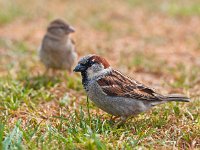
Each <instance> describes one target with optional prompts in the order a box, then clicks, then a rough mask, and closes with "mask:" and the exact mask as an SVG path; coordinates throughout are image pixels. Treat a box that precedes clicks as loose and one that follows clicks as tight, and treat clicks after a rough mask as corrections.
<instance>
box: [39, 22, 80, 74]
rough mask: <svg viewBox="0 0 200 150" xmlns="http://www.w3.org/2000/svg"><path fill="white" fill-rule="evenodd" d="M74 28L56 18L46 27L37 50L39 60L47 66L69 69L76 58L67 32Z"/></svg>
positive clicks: (71, 31) (72, 30)
mask: <svg viewBox="0 0 200 150" xmlns="http://www.w3.org/2000/svg"><path fill="white" fill-rule="evenodd" d="M73 32H75V30H74V29H73V28H72V27H71V26H69V25H68V24H67V23H65V22H64V21H63V20H60V19H56V20H54V21H52V22H51V23H50V25H49V26H48V28H47V33H46V34H45V36H44V38H43V40H42V44H41V47H40V50H39V57H40V60H41V62H42V63H43V64H44V65H45V66H46V68H47V70H48V69H49V68H52V69H59V70H65V69H66V70H68V71H71V68H72V65H73V64H74V62H75V61H76V59H77V53H76V51H75V46H74V42H73V41H72V40H71V39H70V38H69V34H70V33H73Z"/></svg>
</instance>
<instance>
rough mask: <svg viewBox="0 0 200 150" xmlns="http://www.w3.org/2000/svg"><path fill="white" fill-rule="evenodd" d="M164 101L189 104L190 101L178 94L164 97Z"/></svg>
mask: <svg viewBox="0 0 200 150" xmlns="http://www.w3.org/2000/svg"><path fill="white" fill-rule="evenodd" d="M165 101H179V102H189V101H190V99H189V98H188V97H186V96H183V95H180V94H170V95H167V96H165Z"/></svg>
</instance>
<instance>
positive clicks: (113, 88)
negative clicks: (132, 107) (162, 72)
mask: <svg viewBox="0 0 200 150" xmlns="http://www.w3.org/2000/svg"><path fill="white" fill-rule="evenodd" d="M97 82H98V84H99V85H100V86H101V87H102V90H103V92H104V93H105V94H106V95H109V96H119V97H127V98H135V99H139V100H152V101H159V100H162V96H161V95H159V94H157V93H156V92H155V91H154V90H152V89H150V88H148V87H146V86H145V85H143V84H141V83H139V82H137V81H135V80H133V79H131V78H130V77H127V76H123V75H122V74H121V73H120V72H118V71H115V70H113V71H112V73H111V74H109V75H107V76H105V77H104V78H101V79H99V80H98V81H97Z"/></svg>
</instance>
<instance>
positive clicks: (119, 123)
mask: <svg viewBox="0 0 200 150" xmlns="http://www.w3.org/2000/svg"><path fill="white" fill-rule="evenodd" d="M120 119H121V120H120V121H119V122H117V123H116V124H115V125H114V127H120V126H121V125H123V124H124V123H125V122H126V120H127V117H125V116H121V117H120Z"/></svg>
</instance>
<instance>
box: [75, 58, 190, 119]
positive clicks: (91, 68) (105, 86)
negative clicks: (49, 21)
mask: <svg viewBox="0 0 200 150" xmlns="http://www.w3.org/2000/svg"><path fill="white" fill-rule="evenodd" d="M74 71H75V72H81V75H82V84H83V86H84V88H85V90H86V93H87V95H88V97H89V98H90V99H91V100H92V101H93V102H94V103H95V104H96V105H97V107H99V108H100V109H102V110H104V111H106V112H107V113H109V114H111V115H114V116H117V117H121V120H123V121H125V120H126V119H127V118H128V117H131V116H134V115H137V114H139V113H142V112H145V111H147V110H149V109H150V108H151V107H153V106H155V105H158V104H162V103H166V102H170V101H182V102H189V101H190V99H189V98H187V97H184V96H181V95H175V94H172V95H167V96H164V95H161V94H159V93H157V92H155V91H154V90H153V89H151V88H149V87H147V86H145V85H143V84H141V83H139V82H137V81H136V80H134V79H131V78H130V77H128V76H125V75H123V74H121V73H120V72H119V71H117V70H115V69H112V68H111V67H110V65H109V63H108V62H107V61H106V60H105V59H104V58H102V57H100V56H97V55H88V56H85V57H83V58H82V59H81V60H80V61H79V62H78V65H77V66H76V67H75V69H74Z"/></svg>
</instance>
